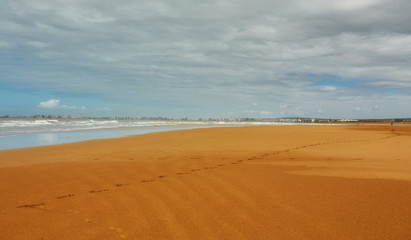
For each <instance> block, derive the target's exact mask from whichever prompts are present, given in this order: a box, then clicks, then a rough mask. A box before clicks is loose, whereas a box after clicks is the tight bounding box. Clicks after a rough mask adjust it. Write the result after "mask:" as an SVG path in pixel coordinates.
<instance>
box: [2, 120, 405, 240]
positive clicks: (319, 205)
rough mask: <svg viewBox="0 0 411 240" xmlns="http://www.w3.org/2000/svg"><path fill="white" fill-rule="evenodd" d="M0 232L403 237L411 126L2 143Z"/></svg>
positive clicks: (12, 235)
mask: <svg viewBox="0 0 411 240" xmlns="http://www.w3.org/2000/svg"><path fill="white" fill-rule="evenodd" d="M0 193H1V195H0V239H7V240H11V239H19V240H21V239H38V240H40V239H44V240H48V239H293V240H298V239H313V240H320V239H326V240H330V239H350V240H355V239H367V240H368V239H396V240H400V239H404V240H406V239H411V127H409V126H406V125H404V126H394V127H390V126H385V127H384V126H368V127H367V126H358V127H347V126H274V127H234V128H211V129H195V130H183V131H173V132H164V133H152V134H147V135H139V136H132V137H125V138H119V139H106V140H93V141H87V142H80V143H71V144H64V145H56V146H47V147H36V148H26V149H18V150H6V151H0Z"/></svg>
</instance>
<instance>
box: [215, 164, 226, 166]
mask: <svg viewBox="0 0 411 240" xmlns="http://www.w3.org/2000/svg"><path fill="white" fill-rule="evenodd" d="M217 166H219V167H223V166H225V164H218V165H217Z"/></svg>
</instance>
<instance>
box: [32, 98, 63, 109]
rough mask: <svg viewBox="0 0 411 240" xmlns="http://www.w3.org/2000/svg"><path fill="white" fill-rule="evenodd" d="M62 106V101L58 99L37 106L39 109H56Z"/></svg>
mask: <svg viewBox="0 0 411 240" xmlns="http://www.w3.org/2000/svg"><path fill="white" fill-rule="evenodd" d="M59 104H60V100H58V99H50V100H48V101H45V102H40V103H39V104H38V105H37V106H38V107H39V108H55V107H57V106H58V105H59Z"/></svg>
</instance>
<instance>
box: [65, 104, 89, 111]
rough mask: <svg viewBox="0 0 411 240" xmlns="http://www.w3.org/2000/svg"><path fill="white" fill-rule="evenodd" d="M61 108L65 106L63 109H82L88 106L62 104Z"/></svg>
mask: <svg viewBox="0 0 411 240" xmlns="http://www.w3.org/2000/svg"><path fill="white" fill-rule="evenodd" d="M60 108H63V109H80V110H87V108H86V107H85V106H81V107H79V106H75V105H73V106H69V105H62V106H61V107H60Z"/></svg>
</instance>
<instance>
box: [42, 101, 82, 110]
mask: <svg viewBox="0 0 411 240" xmlns="http://www.w3.org/2000/svg"><path fill="white" fill-rule="evenodd" d="M37 107H39V108H54V109H71V110H73V109H76V110H87V108H86V107H85V106H80V107H79V106H75V105H60V100H58V99H50V100H48V101H44V102H40V103H39V104H38V105H37Z"/></svg>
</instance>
